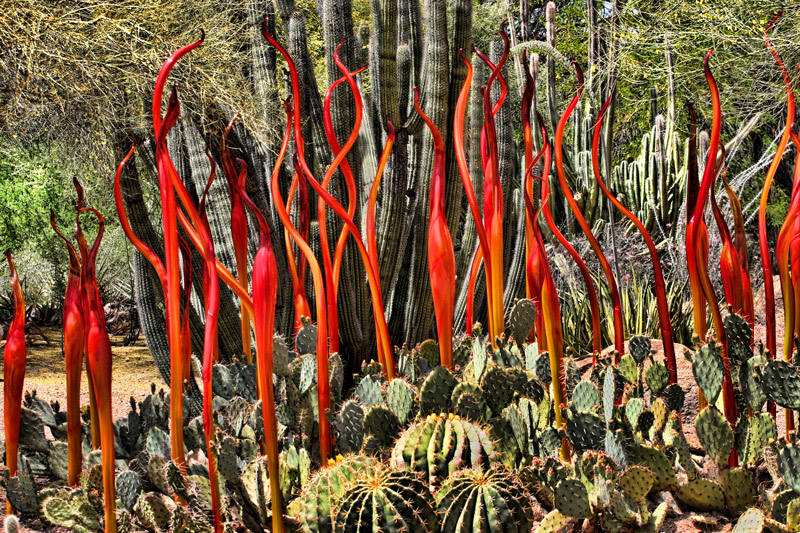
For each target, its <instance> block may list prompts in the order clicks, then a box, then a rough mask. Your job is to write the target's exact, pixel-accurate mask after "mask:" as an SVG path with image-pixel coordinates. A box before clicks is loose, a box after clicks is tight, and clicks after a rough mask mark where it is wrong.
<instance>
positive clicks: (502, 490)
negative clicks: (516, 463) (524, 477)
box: [436, 468, 533, 533]
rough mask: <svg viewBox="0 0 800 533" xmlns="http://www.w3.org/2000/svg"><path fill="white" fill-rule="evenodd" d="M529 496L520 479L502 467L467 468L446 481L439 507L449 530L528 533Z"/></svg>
mask: <svg viewBox="0 0 800 533" xmlns="http://www.w3.org/2000/svg"><path fill="white" fill-rule="evenodd" d="M530 498H531V496H530V495H529V494H528V492H527V491H526V490H525V488H524V487H523V486H522V483H521V482H520V480H519V478H517V477H516V476H515V475H513V474H511V473H509V472H507V471H505V470H503V469H500V468H492V469H489V470H476V469H468V470H460V471H458V472H456V473H454V474H453V475H452V476H450V477H449V478H448V479H447V480H446V481H445V483H444V484H443V485H442V488H441V489H439V491H438V492H437V493H436V506H437V508H438V510H439V516H440V517H441V520H442V528H443V529H444V530H445V531H448V532H453V533H471V532H473V531H482V530H484V529H488V530H489V531H497V532H503V533H506V532H508V533H511V532H520V533H523V532H524V533H527V532H528V531H530V530H531V526H532V524H533V517H532V513H531V505H530Z"/></svg>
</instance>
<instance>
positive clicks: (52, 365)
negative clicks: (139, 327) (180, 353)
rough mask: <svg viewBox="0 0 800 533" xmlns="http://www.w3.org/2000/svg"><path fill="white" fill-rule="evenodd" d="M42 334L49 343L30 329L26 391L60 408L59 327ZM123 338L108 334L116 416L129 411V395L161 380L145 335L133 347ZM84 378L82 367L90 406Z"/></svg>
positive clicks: (85, 396)
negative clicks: (123, 340) (33, 392)
mask: <svg viewBox="0 0 800 533" xmlns="http://www.w3.org/2000/svg"><path fill="white" fill-rule="evenodd" d="M44 333H45V335H47V338H48V339H49V340H50V345H48V344H47V343H46V342H45V341H44V340H43V339H42V337H41V336H40V335H38V334H33V335H31V334H30V332H29V335H28V365H27V368H26V370H25V390H26V391H31V390H36V395H37V397H39V398H41V399H43V400H45V401H47V402H52V401H57V402H60V405H61V408H62V409H65V405H64V401H65V399H66V378H65V374H64V354H63V353H62V348H61V346H62V344H61V330H60V328H45V329H44ZM122 338H123V337H122V336H113V335H112V336H111V353H112V355H113V376H114V380H113V383H112V389H111V391H112V394H113V399H112V405H113V410H114V418H115V419H116V418H118V417H121V416H126V415H127V414H128V410H129V409H130V401H129V400H130V397H131V396H133V397H135V398H137V399H141V398H142V397H143V396H144V395H146V394H148V393H149V391H150V384H151V383H153V382H155V383H156V384H158V385H159V386H162V383H163V380H162V379H161V375H160V374H159V373H158V370H157V369H156V366H155V363H154V362H153V358H152V357H151V356H150V352H149V351H148V349H147V346H146V345H145V343H144V337H143V336H140V337H139V340H138V341H137V342H136V344H135V345H133V346H123V345H122ZM4 345H5V343H4ZM0 350H2V348H0ZM0 368H2V362H0ZM86 379H87V378H86V374H85V368H84V374H83V380H82V381H83V383H82V385H81V405H89V389H88V382H87V381H86ZM0 381H2V378H0ZM164 386H165V385H164ZM0 427H5V425H4V419H3V414H2V413H0ZM0 443H3V444H5V434H3V435H0Z"/></svg>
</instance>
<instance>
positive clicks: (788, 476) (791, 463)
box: [777, 433, 800, 494]
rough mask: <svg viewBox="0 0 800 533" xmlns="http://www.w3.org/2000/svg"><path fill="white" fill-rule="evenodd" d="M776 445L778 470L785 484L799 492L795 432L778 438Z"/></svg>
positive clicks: (799, 454)
mask: <svg viewBox="0 0 800 533" xmlns="http://www.w3.org/2000/svg"><path fill="white" fill-rule="evenodd" d="M777 447H778V457H777V462H778V472H779V473H780V475H781V477H782V478H783V480H784V481H785V482H786V484H787V485H788V486H789V487H791V488H792V489H793V490H794V491H795V492H797V493H799V494H800V448H798V442H797V434H796V433H790V434H789V435H787V436H786V437H785V438H783V439H780V440H779V441H778V443H777Z"/></svg>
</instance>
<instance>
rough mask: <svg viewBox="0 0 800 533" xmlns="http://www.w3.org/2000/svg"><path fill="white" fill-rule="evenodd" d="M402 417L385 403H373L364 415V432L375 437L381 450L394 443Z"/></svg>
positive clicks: (375, 442) (376, 443) (375, 443)
mask: <svg viewBox="0 0 800 533" xmlns="http://www.w3.org/2000/svg"><path fill="white" fill-rule="evenodd" d="M400 427H401V425H400V419H399V418H398V417H397V415H396V414H394V411H392V410H391V409H389V408H388V407H386V406H385V405H373V406H372V407H370V408H369V409H368V410H367V413H366V415H364V434H365V435H367V436H372V437H374V445H375V446H377V448H378V449H377V450H375V451H379V450H380V449H382V448H388V447H389V446H391V445H392V444H394V441H395V439H396V438H397V436H398V434H399V433H400Z"/></svg>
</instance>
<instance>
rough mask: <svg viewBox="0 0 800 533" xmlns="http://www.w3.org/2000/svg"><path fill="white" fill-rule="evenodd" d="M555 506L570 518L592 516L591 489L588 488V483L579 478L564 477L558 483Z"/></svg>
mask: <svg viewBox="0 0 800 533" xmlns="http://www.w3.org/2000/svg"><path fill="white" fill-rule="evenodd" d="M555 506H556V509H558V510H559V511H560V512H561V513H562V514H563V515H564V516H567V517H569V518H590V517H591V516H592V506H591V503H590V502H589V491H588V490H586V485H584V484H583V482H582V481H580V480H578V479H564V480H562V481H560V482H559V483H558V486H556V491H555Z"/></svg>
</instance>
